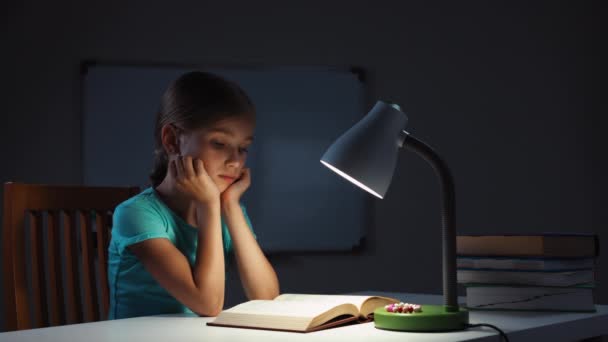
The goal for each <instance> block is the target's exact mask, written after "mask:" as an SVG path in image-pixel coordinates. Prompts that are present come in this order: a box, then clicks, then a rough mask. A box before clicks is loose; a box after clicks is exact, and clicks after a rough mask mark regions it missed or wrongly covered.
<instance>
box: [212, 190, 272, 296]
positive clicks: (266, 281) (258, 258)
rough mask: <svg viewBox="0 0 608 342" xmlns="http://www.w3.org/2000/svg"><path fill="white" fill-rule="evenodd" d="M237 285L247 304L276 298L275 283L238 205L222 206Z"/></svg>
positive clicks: (268, 265)
mask: <svg viewBox="0 0 608 342" xmlns="http://www.w3.org/2000/svg"><path fill="white" fill-rule="evenodd" d="M222 213H223V215H224V218H225V220H226V224H227V225H228V230H229V231H230V236H231V237H232V244H233V249H234V253H235V256H236V262H237V266H238V270H239V275H240V278H241V282H242V283H243V288H244V289H245V294H246V295H247V298H248V299H249V300H253V299H274V298H275V297H276V296H278V295H279V281H278V279H277V275H276V273H275V271H274V269H273V268H272V265H271V264H270V262H268V259H266V256H265V255H264V253H263V252H262V250H261V249H260V246H259V245H258V243H257V241H256V240H255V237H254V236H253V233H252V232H251V230H250V229H249V226H248V225H247V221H246V220H245V216H244V215H243V210H242V209H241V206H240V205H239V203H238V201H236V200H235V201H227V202H224V203H222Z"/></svg>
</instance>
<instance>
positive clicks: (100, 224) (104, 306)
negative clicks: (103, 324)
mask: <svg viewBox="0 0 608 342" xmlns="http://www.w3.org/2000/svg"><path fill="white" fill-rule="evenodd" d="M108 222H109V219H108V215H107V213H106V212H104V211H101V210H97V211H96V212H95V226H96V227H97V263H98V266H99V277H98V279H99V283H100V284H108V273H107V270H108V245H109V236H108V235H109V234H108V233H109V229H110V227H109V224H108ZM109 303H110V294H109V291H108V286H107V285H106V286H101V301H100V305H101V315H102V319H106V318H107V317H108V310H109V308H108V306H109Z"/></svg>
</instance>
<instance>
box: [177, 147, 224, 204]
mask: <svg viewBox="0 0 608 342" xmlns="http://www.w3.org/2000/svg"><path fill="white" fill-rule="evenodd" d="M169 172H170V174H171V177H172V178H173V179H174V183H175V187H176V188H177V190H178V191H179V192H180V193H182V194H184V195H185V197H187V198H188V199H190V200H192V201H196V202H199V203H202V204H205V205H216V204H219V202H220V190H219V189H218V187H217V185H216V184H215V182H214V181H213V179H211V177H210V176H209V174H208V173H207V171H206V170H205V165H204V164H203V161H202V160H200V159H194V160H193V159H192V157H191V156H181V155H177V156H175V157H173V158H171V159H170V161H169Z"/></svg>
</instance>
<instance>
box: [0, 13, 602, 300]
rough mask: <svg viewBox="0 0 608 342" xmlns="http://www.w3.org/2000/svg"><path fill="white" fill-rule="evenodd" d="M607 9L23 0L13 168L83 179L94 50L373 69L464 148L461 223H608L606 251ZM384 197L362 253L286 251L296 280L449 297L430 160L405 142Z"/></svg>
mask: <svg viewBox="0 0 608 342" xmlns="http://www.w3.org/2000/svg"><path fill="white" fill-rule="evenodd" d="M603 7H605V6H604V5H601V2H600V1H597V2H592V1H571V2H559V1H551V2H529V1H525V2H524V1H522V2H495V1H493V2H490V1H475V2H472V1H462V2H456V1H443V2H431V1H419V2H406V1H394V2H388V1H375V2H371V1H369V2H360V3H355V2H353V1H344V2H329V1H328V2H310V1H306V2H304V1H299V2H295V1H255V2H254V1H251V2H247V1H242V2H231V1H226V2H211V1H210V2H202V1H193V2H188V3H186V2H178V1H176V2H171V3H169V2H166V3H164V4H158V3H155V2H143V1H142V2H124V3H123V2H121V3H117V4H115V5H112V4H111V3H109V2H106V1H104V2H98V3H87V2H78V3H75V4H70V5H68V4H62V5H59V4H57V3H55V2H38V3H28V2H9V3H7V4H3V6H2V11H0V27H1V30H0V32H1V33H0V38H1V39H0V51H1V53H0V68H1V69H0V75H1V80H2V82H0V94H1V98H0V99H1V107H0V108H1V113H0V115H1V118H2V124H1V126H0V127H1V128H0V149H1V150H0V155H1V160H2V166H1V167H0V180H1V181H3V182H4V181H9V180H11V181H22V182H35V183H80V182H81V181H82V161H81V139H80V124H81V122H80V107H79V106H80V105H79V99H80V88H79V78H80V74H79V67H80V63H81V61H83V60H88V59H94V60H120V61H126V62H135V63H137V62H146V63H178V64H197V65H205V64H213V65H218V64H220V65H233V64H238V65H256V66H259V65H312V66H359V67H362V68H363V69H364V70H365V71H366V73H367V75H368V80H367V82H368V84H369V91H370V94H369V99H370V100H369V107H371V105H372V104H373V103H374V102H375V100H376V99H386V100H391V101H394V102H397V103H399V104H401V105H402V107H404V109H405V110H406V111H407V112H408V115H409V117H410V123H409V130H410V132H411V133H412V134H414V135H416V136H417V137H418V138H420V139H422V140H424V141H426V142H427V143H429V144H430V145H432V146H434V147H435V148H436V149H437V151H438V152H439V153H440V155H442V156H443V157H444V158H445V159H446V160H447V162H448V164H449V166H450V167H451V169H452V171H453V173H454V177H455V182H456V198H457V227H458V232H459V233H483V234H492V233H505V232H511V233H536V232H542V231H553V232H595V233H598V234H600V241H601V248H600V249H601V250H603V252H605V251H606V250H607V249H608V242H607V241H608V236H604V234H605V233H604V230H605V228H606V224H605V222H606V220H607V218H608V215H607V211H606V210H604V208H603V206H604V205H605V204H606V199H605V197H604V192H605V191H606V189H607V188H608V187H607V184H606V179H605V177H601V176H604V175H605V174H606V173H607V171H608V165H607V161H606V148H604V147H603V146H604V145H605V143H606V140H608V139H607V138H606V137H605V136H604V134H603V133H604V131H605V130H606V128H608V122H607V121H608V120H607V119H606V117H605V114H606V112H607V111H606V107H607V106H606V102H605V101H604V100H603V96H604V94H605V90H606V86H605V69H604V68H605V67H604V64H605V60H606V53H605V49H606V36H605V34H604V32H605V30H606V24H605V18H606V17H607V16H606V11H605V9H604V8H603ZM602 20H603V21H604V22H602ZM151 114H152V113H151ZM117 124H119V123H117ZM283 129H284V128H283ZM288 129H294V130H297V127H290V128H288ZM108 134H111V132H108ZM116 167H120V165H116ZM295 176H297V175H295ZM254 182H255V178H254ZM372 203H373V220H372V223H373V224H372V226H371V227H370V230H369V233H368V237H369V239H368V241H367V242H368V243H367V246H366V248H365V250H364V251H363V252H361V253H325V254H323V253H317V254H306V253H303V254H287V255H271V256H270V260H271V262H272V263H273V265H274V266H275V269H276V271H277V273H278V276H279V279H280V283H281V291H282V292H299V293H313V292H319V293H339V292H350V291H358V290H391V291H401V292H421V293H440V292H441V267H440V260H441V258H440V256H441V243H440V239H441V231H440V228H439V223H440V221H439V197H438V185H437V180H436V179H435V176H434V174H433V173H432V171H431V169H430V167H429V166H428V165H426V164H425V163H424V161H423V160H422V159H420V158H419V157H418V156H416V155H414V154H411V153H402V155H401V156H400V158H399V162H398V165H397V171H396V175H395V178H394V179H393V183H392V186H391V188H390V190H389V192H388V194H387V196H386V198H385V199H384V200H374V201H373V202H372ZM254 225H255V222H254ZM319 239H323V236H319ZM606 264H608V256H606V253H603V254H602V255H601V256H600V258H599V259H598V267H599V269H600V271H599V273H598V287H597V291H596V293H597V302H598V303H603V304H606V303H608V285H606V283H607V282H608V272H603V271H604V270H606V269H608V268H606V267H605V265H606ZM226 296H227V298H226V305H233V304H235V303H237V302H240V301H242V300H243V299H244V295H243V291H242V289H241V287H240V284H239V283H238V278H237V276H236V274H235V271H234V268H233V269H232V270H231V271H230V277H229V279H228V289H227V294H226Z"/></svg>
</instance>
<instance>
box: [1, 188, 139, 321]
mask: <svg viewBox="0 0 608 342" xmlns="http://www.w3.org/2000/svg"><path fill="white" fill-rule="evenodd" d="M138 192H139V189H138V188H137V187H87V186H57V185H36V184H19V183H11V182H9V183H5V184H4V212H3V230H2V266H3V277H4V294H3V295H4V306H5V321H6V323H5V324H6V326H5V328H6V330H7V331H11V330H21V329H31V328H38V327H46V326H55V325H63V324H72V323H81V322H90V321H97V320H100V319H105V318H106V317H107V312H108V305H109V294H108V285H107V275H106V270H107V248H108V243H109V232H110V227H111V223H112V220H111V215H112V211H113V210H114V208H115V207H116V206H117V205H118V204H119V203H121V202H123V201H124V200H126V199H127V198H129V197H131V196H133V195H135V194H137V193H138ZM28 242H29V244H28ZM28 245H29V248H27V247H28ZM28 251H29V253H28V254H29V260H28V258H27V257H26V252H28ZM62 251H63V255H64V256H65V259H64V262H63V263H62V260H63V259H62ZM96 256H97V258H96ZM95 259H97V260H96V261H97V262H95ZM28 261H29V262H28ZM45 261H46V262H45ZM62 264H63V265H62ZM79 265H80V267H79ZM95 265H97V272H96V268H95ZM28 266H29V267H28ZM45 266H46V267H45ZM45 268H46V269H47V271H46V272H45ZM28 270H29V272H28ZM62 270H63V271H62ZM28 273H29V280H30V283H31V295H30V294H29V293H28V292H30V291H28V283H27V281H28ZM96 273H97V274H98V275H97V277H96V276H95V274H96ZM64 279H65V281H64ZM81 281H82V283H83V284H82V286H80V283H81ZM81 290H82V293H81ZM98 292H99V295H98ZM99 297H101V301H100V300H99ZM81 298H82V300H81Z"/></svg>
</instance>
